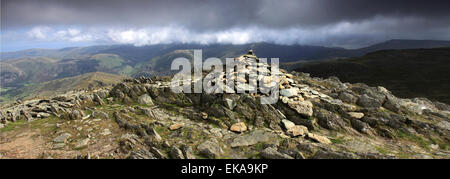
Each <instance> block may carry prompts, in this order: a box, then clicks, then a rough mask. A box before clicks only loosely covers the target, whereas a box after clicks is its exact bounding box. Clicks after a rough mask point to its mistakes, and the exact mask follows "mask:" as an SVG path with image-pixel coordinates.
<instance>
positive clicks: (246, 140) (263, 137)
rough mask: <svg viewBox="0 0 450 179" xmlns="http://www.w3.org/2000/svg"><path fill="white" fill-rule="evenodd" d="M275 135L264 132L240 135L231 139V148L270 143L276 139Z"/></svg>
mask: <svg viewBox="0 0 450 179" xmlns="http://www.w3.org/2000/svg"><path fill="white" fill-rule="evenodd" d="M277 137H278V136H277V135H276V134H274V133H271V132H267V131H264V130H255V131H253V132H251V133H249V134H245V135H240V136H237V137H236V138H234V139H233V141H232V142H231V147H241V146H250V145H255V144H257V143H260V142H270V141H273V140H275V139H277Z"/></svg>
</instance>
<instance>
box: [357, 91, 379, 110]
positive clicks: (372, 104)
mask: <svg viewBox="0 0 450 179" xmlns="http://www.w3.org/2000/svg"><path fill="white" fill-rule="evenodd" d="M356 104H357V105H359V106H361V107H364V108H379V107H381V103H380V102H379V101H378V100H376V99H374V98H372V97H369V96H368V95H367V94H364V95H362V96H361V97H360V98H359V99H358V101H357V102H356Z"/></svg>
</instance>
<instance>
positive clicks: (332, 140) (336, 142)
mask: <svg viewBox="0 0 450 179" xmlns="http://www.w3.org/2000/svg"><path fill="white" fill-rule="evenodd" d="M330 141H331V142H333V143H334V144H343V143H344V142H345V141H344V140H343V139H342V138H334V139H333V138H330Z"/></svg>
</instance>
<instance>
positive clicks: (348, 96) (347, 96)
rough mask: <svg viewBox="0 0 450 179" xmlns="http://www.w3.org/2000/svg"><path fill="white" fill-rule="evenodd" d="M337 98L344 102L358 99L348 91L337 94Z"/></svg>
mask: <svg viewBox="0 0 450 179" xmlns="http://www.w3.org/2000/svg"><path fill="white" fill-rule="evenodd" d="M338 98H339V99H340V100H342V101H344V102H347V103H352V104H353V103H356V101H357V100H358V98H357V97H356V96H354V95H352V94H350V93H347V92H342V93H340V94H339V96H338Z"/></svg>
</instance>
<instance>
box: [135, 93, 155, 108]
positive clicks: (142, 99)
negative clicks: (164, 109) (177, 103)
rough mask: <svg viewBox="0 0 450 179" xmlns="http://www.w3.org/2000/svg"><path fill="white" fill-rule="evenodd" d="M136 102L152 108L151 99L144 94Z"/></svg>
mask: <svg viewBox="0 0 450 179" xmlns="http://www.w3.org/2000/svg"><path fill="white" fill-rule="evenodd" d="M137 101H138V103H139V104H144V105H148V106H153V105H154V104H153V100H152V98H151V97H150V96H149V95H148V94H144V95H142V96H139V98H138V100H137Z"/></svg>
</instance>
